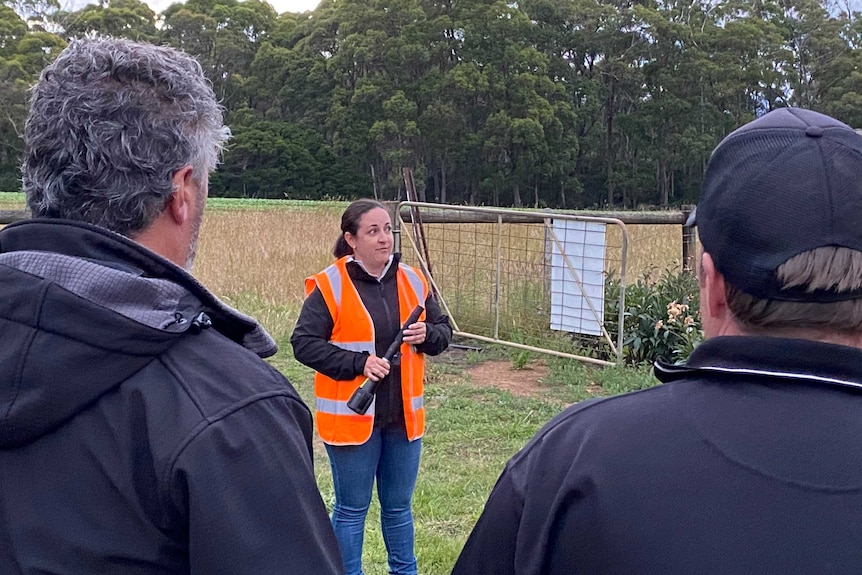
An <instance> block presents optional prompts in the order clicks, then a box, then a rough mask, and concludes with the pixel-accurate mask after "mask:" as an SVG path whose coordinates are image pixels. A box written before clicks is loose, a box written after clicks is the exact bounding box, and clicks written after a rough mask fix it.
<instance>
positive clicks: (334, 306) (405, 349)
mask: <svg viewBox="0 0 862 575" xmlns="http://www.w3.org/2000/svg"><path fill="white" fill-rule="evenodd" d="M348 258H349V256H347V257H343V258H340V259H339V260H337V261H336V262H335V263H333V264H332V265H330V266H328V267H327V268H326V269H325V270H323V271H322V272H320V273H318V274H315V275H314V276H311V277H309V278H306V280H305V291H306V296H307V295H308V294H310V293H311V292H312V291H314V288H315V287H317V288H318V289H319V290H320V293H321V295H322V296H323V299H324V301H325V302H326V306H327V309H328V310H329V314H330V316H331V317H332V321H333V324H334V327H333V330H332V335H331V336H330V343H332V344H333V345H336V346H338V347H340V348H341V349H346V350H349V351H355V352H368V353H374V352H375V348H374V339H375V338H374V322H373V321H372V319H371V316H370V315H369V314H368V310H366V309H365V305H364V304H363V303H362V300H361V298H360V297H359V292H358V291H356V287H355V286H354V285H353V281H352V280H351V279H350V276H349V275H348V273H347V260H348ZM396 273H397V276H396V278H397V279H396V282H397V286H398V304H399V305H398V308H399V318H400V321H399V323H403V322H404V321H405V320H406V319H407V317H408V316H409V315H410V312H411V311H413V308H414V307H416V305H418V304H423V305H424V302H425V300H426V298H427V297H428V286H427V284H426V282H425V278H424V277H423V276H421V275H420V274H419V273H417V272H416V270H414V269H413V268H411V267H410V266H407V265H404V264H399V266H398V269H397V271H396ZM424 317H425V316H424V314H423V315H422V316H420V320H421V319H424ZM424 372H425V365H424V358H423V356H422V354H420V353H417V352H416V351H415V350H414V349H413V346H412V345H407V344H403V345H402V346H401V395H402V399H403V405H402V408H403V410H404V421H405V426H406V432H407V437H408V438H409V439H411V440H413V439H417V438H419V437H421V436H422V434H423V433H424V431H425V404H424V400H423V379H424ZM364 381H365V378H364V377H363V376H362V375H359V376H357V377H356V378H354V379H352V380H348V381H336V380H333V379H331V378H329V377H327V376H325V375H323V374H322V373H319V372H318V373H316V374H315V377H314V391H315V396H316V398H317V401H316V413H315V419H316V423H317V430H318V433H319V434H320V437H321V439H322V440H323V441H324V442H326V443H328V444H330V445H358V444H362V443H364V442H365V441H367V440H368V438H369V437H371V432H372V431H373V428H374V403H375V402H372V405H371V407H370V408H369V410H368V412H367V413H365V414H363V415H359V414H357V413H355V412H353V411H352V410H351V409H350V408H348V407H347V400H348V399H349V398H350V396H351V395H352V393H353V392H354V391H355V390H356V388H357V387H359V385H361V384H362V383H363V382H364Z"/></svg>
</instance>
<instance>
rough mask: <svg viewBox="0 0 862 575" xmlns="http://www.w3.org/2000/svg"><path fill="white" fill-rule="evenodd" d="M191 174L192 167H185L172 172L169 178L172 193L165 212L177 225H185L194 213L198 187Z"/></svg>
mask: <svg viewBox="0 0 862 575" xmlns="http://www.w3.org/2000/svg"><path fill="white" fill-rule="evenodd" d="M192 173H193V170H192V167H191V166H189V165H186V166H183V167H182V168H180V169H179V170H177V171H176V172H174V176H173V178H171V181H172V183H173V188H174V192H173V194H171V198H170V200H169V201H168V206H167V211H168V213H169V214H170V215H171V217H172V218H173V219H174V221H175V222H176V223H177V224H179V225H183V224H184V223H186V222H187V221H188V220H189V219H191V217H192V214H194V213H195V201H196V199H197V195H198V187H197V184H195V182H194V179H193V178H192Z"/></svg>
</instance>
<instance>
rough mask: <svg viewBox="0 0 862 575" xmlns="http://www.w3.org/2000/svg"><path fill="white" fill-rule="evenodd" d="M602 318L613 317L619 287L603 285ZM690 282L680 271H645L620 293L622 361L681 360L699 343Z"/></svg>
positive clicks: (696, 296)
mask: <svg viewBox="0 0 862 575" xmlns="http://www.w3.org/2000/svg"><path fill="white" fill-rule="evenodd" d="M606 286H607V287H606V290H607V291H606V299H605V301H606V304H605V317H614V318H615V317H618V315H619V290H620V282H619V280H618V279H617V278H616V277H614V276H613V275H609V276H608V278H607V281H606ZM699 300H700V292H699V289H698V286H697V280H696V278H695V277H694V276H693V275H692V274H690V273H688V272H687V271H683V270H665V271H663V272H661V273H660V274H658V275H657V276H656V271H655V270H653V271H648V272H646V273H644V274H643V275H642V276H641V277H639V278H637V280H635V281H634V282H633V283H630V284H627V285H626V289H625V312H624V321H623V347H624V352H623V353H624V357H625V359H626V362H628V363H635V364H637V363H643V362H652V361H654V360H656V359H659V358H661V359H663V360H665V361H672V362H679V361H683V360H685V359H686V358H687V357H688V356H689V355H690V354H691V352H692V350H693V349H694V347H695V346H696V345H697V344H698V343H699V342H700V341H701V340H702V339H703V332H702V331H701V328H700V309H699V303H700V302H699Z"/></svg>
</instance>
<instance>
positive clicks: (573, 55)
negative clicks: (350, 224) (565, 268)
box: [0, 0, 862, 208]
mask: <svg viewBox="0 0 862 575" xmlns="http://www.w3.org/2000/svg"><path fill="white" fill-rule="evenodd" d="M748 4H749V3H738V2H737V3H734V2H718V3H716V2H696V3H694V4H692V3H691V2H681V1H680V0H668V1H664V2H633V3H632V2H629V3H625V2H624V3H620V2H614V1H611V0H597V1H586V0H522V1H520V2H510V3H506V2H491V1H488V0H463V1H459V2H429V1H427V0H398V1H392V2H367V1H365V0H338V1H337V2H335V1H332V2H321V3H320V5H319V6H318V8H317V9H315V10H314V11H312V12H310V13H308V14H305V15H298V14H290V13H285V14H281V15H279V14H277V13H276V12H275V10H274V9H273V8H272V6H271V5H269V4H268V3H267V2H265V1H261V0H243V1H239V0H188V1H187V2H184V3H183V2H176V3H173V4H171V5H170V6H168V7H167V8H166V9H165V10H164V11H163V12H162V13H161V14H155V13H154V12H153V11H152V10H151V9H150V8H149V7H148V6H147V5H146V4H145V3H143V2H142V1H141V0H111V1H108V0H98V1H93V2H91V3H88V4H86V5H83V6H81V5H80V4H79V6H81V7H79V8H77V9H75V10H73V11H71V12H70V11H65V10H61V9H60V2H58V1H57V0H5V1H4V2H3V3H2V5H0V6H2V7H0V110H3V114H2V115H0V189H12V187H13V186H16V182H17V181H18V178H19V173H18V163H19V160H20V154H21V150H22V141H21V134H22V131H23V125H24V118H25V116H26V107H27V106H26V102H27V89H28V86H30V85H32V84H33V83H34V82H35V80H36V79H37V78H38V74H39V71H40V70H41V69H42V67H43V66H44V65H45V64H47V63H48V62H50V61H51V59H52V58H53V57H54V56H55V55H56V54H57V52H58V50H59V49H60V48H61V47H62V46H63V45H64V44H65V42H66V41H67V40H68V39H69V38H71V37H76V36H81V35H85V34H112V35H115V36H125V37H129V38H134V39H138V40H146V41H150V42H153V43H156V44H169V45H172V46H176V47H178V48H181V49H183V50H185V51H186V52H188V53H190V54H192V55H194V56H196V57H197V58H198V60H199V61H200V62H201V65H202V67H203V69H204V72H205V73H206V74H207V76H208V78H209V80H210V81H211V82H212V85H213V88H214V90H215V93H216V95H217V97H218V99H219V100H220V101H221V102H222V103H223V105H224V106H225V108H226V111H227V121H228V123H229V125H230V126H231V128H232V129H233V132H234V135H235V137H234V140H233V142H231V144H230V145H229V148H228V151H227V153H226V155H225V162H224V164H223V165H222V166H221V167H220V169H219V170H218V171H217V172H216V173H215V174H214V175H213V177H212V178H211V195H213V196H234V197H262V198H283V197H287V198H313V199H320V198H325V197H333V198H353V197H356V196H360V195H361V196H370V195H372V194H373V193H377V195H378V196H379V197H381V198H382V199H385V200H389V199H403V198H404V183H403V178H402V171H401V170H402V168H403V167H410V168H412V169H413V172H414V174H415V183H416V189H417V192H418V195H419V198H420V199H422V200H428V201H441V202H445V203H456V204H457V203H470V204H490V205H514V206H521V205H532V206H535V207H544V206H547V207H562V208H585V207H593V206H598V205H607V206H622V207H624V208H634V207H637V206H640V205H673V204H682V203H692V202H693V201H694V200H695V199H696V198H697V196H698V193H699V191H700V185H701V180H702V177H703V169H704V165H705V163H706V161H707V160H708V158H709V154H710V152H711V150H712V149H713V148H714V147H715V145H716V144H717V143H718V142H719V141H720V140H721V138H722V137H724V136H725V135H726V134H728V133H729V132H730V131H731V130H733V129H734V128H736V127H738V126H740V125H741V124H743V123H745V122H747V121H749V120H751V119H753V118H754V117H756V116H758V115H760V114H762V113H764V112H765V111H768V110H771V109H774V108H777V107H782V106H803V107H808V108H812V109H816V110H820V111H823V112H826V113H829V114H831V115H833V116H835V117H837V118H838V119H840V120H842V121H845V122H847V123H849V124H850V125H853V126H856V127H862V73H860V70H862V50H860V49H859V48H860V46H862V24H860V21H862V20H860V18H859V17H858V16H859V15H858V12H856V11H854V10H853V6H852V5H851V4H852V3H850V2H847V3H843V4H842V3H837V4H836V3H832V4H829V3H825V2H822V1H821V2H811V1H809V0H787V1H782V2H775V1H774V0H767V1H765V2H760V3H755V4H754V5H752V6H749V5H748Z"/></svg>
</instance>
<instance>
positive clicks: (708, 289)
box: [699, 252, 730, 319]
mask: <svg viewBox="0 0 862 575" xmlns="http://www.w3.org/2000/svg"><path fill="white" fill-rule="evenodd" d="M699 275H700V278H699V279H700V282H701V288H702V292H701V298H703V297H704V296H705V297H706V304H707V305H706V307H705V310H706V312H707V313H708V314H709V316H710V317H711V318H715V319H725V317H726V314H729V313H730V309H729V308H728V307H727V292H726V291H725V287H726V286H725V285H724V276H723V275H721V272H719V271H718V270H717V269H715V263H714V262H713V261H712V256H711V255H709V254H708V253H707V252H704V253H703V255H702V256H701V259H700V274H699ZM701 309H704V307H703V306H702V307H701Z"/></svg>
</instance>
